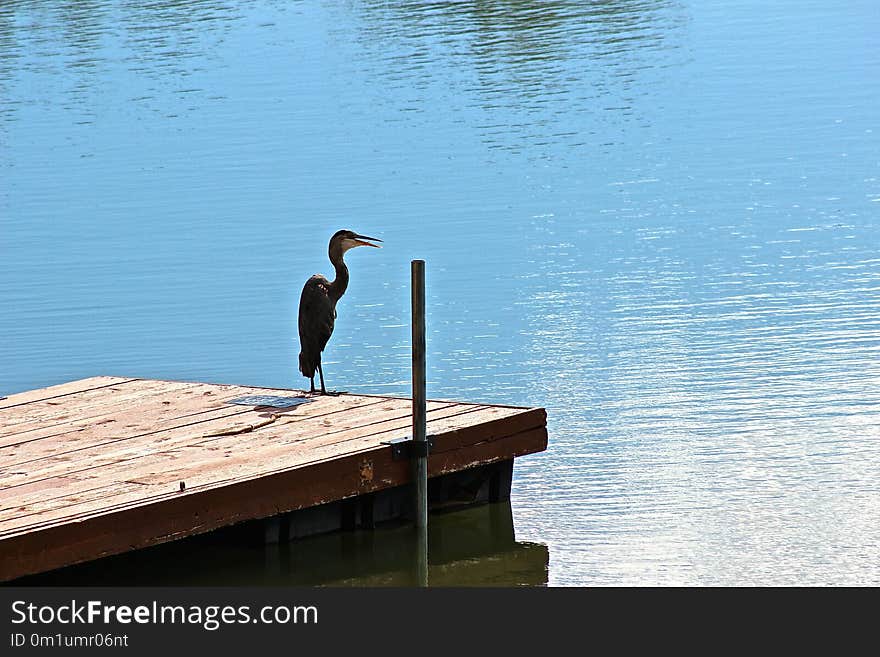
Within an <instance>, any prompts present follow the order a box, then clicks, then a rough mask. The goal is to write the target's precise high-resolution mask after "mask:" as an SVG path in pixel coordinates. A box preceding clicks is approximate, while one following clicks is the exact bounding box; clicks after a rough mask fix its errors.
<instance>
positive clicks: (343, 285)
mask: <svg viewBox="0 0 880 657" xmlns="http://www.w3.org/2000/svg"><path fill="white" fill-rule="evenodd" d="M333 266H334V267H335V268H336V278H334V279H333V282H332V283H330V289H329V290H328V294H329V295H330V298H331V299H333V301H334V303H335V302H336V301H339V298H340V297H341V296H342V295H343V294H345V291H346V290H347V289H348V267H346V266H345V261H344V260H343V259H342V257H341V256H340V257H339V258H338V259H334V260H333Z"/></svg>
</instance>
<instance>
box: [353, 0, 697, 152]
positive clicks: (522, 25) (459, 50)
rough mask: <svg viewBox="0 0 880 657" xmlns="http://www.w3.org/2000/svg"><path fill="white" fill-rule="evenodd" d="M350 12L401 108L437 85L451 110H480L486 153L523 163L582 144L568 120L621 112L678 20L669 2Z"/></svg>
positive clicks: (431, 95)
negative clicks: (521, 157) (521, 156)
mask: <svg viewBox="0 0 880 657" xmlns="http://www.w3.org/2000/svg"><path fill="white" fill-rule="evenodd" d="M359 14H360V16H361V18H362V20H363V21H364V30H363V32H362V35H361V36H360V38H359V43H360V45H361V46H362V48H363V50H364V51H365V52H368V53H372V54H373V56H374V57H376V58H377V59H378V60H379V61H381V63H382V67H381V68H378V67H377V69H376V73H377V74H378V75H380V76H381V77H382V78H383V79H384V80H385V81H386V82H387V84H388V86H389V87H390V88H391V89H398V90H400V91H401V93H400V94H391V95H390V98H392V99H395V100H394V101H393V102H399V101H400V100H401V99H405V102H406V107H405V108H403V107H400V106H398V108H399V109H406V110H407V111H414V112H421V111H425V109H424V108H423V107H421V103H422V102H432V101H434V102H436V98H437V95H436V89H432V87H434V86H436V85H442V86H443V87H445V88H446V91H445V93H444V94H443V96H444V98H445V99H446V100H448V106H447V109H448V110H449V111H451V112H460V113H462V114H464V113H466V112H478V113H479V114H478V116H477V117H475V119H476V120H475V127H477V128H478V129H479V130H480V132H481V134H482V138H483V141H484V143H485V144H486V145H487V146H488V147H490V148H499V149H504V150H510V151H512V152H515V153H522V152H526V153H528V154H529V155H531V156H534V153H533V152H532V151H533V150H535V149H537V150H539V151H540V152H541V153H542V154H543V155H544V156H546V155H547V154H548V152H549V150H550V149H548V148H546V147H547V146H548V145H549V144H557V145H564V146H567V147H579V146H583V145H584V144H585V143H586V142H587V141H588V140H587V139H586V138H585V135H584V134H583V133H582V129H578V126H577V122H576V121H573V120H572V119H573V117H578V116H579V115H586V116H588V117H590V118H589V119H587V120H589V121H600V122H602V121H605V120H611V121H619V120H621V119H625V118H626V117H627V116H628V115H630V114H631V113H632V112H633V111H634V110H635V109H636V108H635V103H634V99H633V96H634V94H638V93H640V92H639V90H638V83H639V78H640V77H643V76H646V75H647V74H648V72H649V71H650V70H651V69H655V68H662V67H664V66H668V65H669V64H670V61H672V60H671V54H670V52H668V51H670V50H673V49H675V48H678V47H679V32H680V29H681V26H682V23H683V22H684V20H685V15H684V12H683V11H682V9H681V7H679V6H678V4H677V3H674V2H671V1H668V0H653V1H652V0H616V1H613V0H612V1H605V2H578V1H572V0H552V1H548V2H541V3H534V2H526V1H520V0H507V1H501V2H483V1H466V2H419V3H411V2H367V3H363V4H362V5H361V6H360V8H359ZM404 88H405V89H406V91H405V92H404V91H403V90H404ZM416 90H420V91H421V93H418V91H417V95H416V96H415V97H414V93H413V92H414V91H416ZM459 98H473V99H474V100H475V101H476V102H475V103H474V104H473V105H464V106H460V105H459V101H458V99H459ZM639 114H640V118H641V119H642V120H648V118H649V117H648V115H647V114H645V113H644V112H640V113H639ZM578 120H579V121H584V120H585V117H579V119H578ZM462 121H468V119H467V118H465V117H464V116H462ZM579 127H581V128H582V126H579Z"/></svg>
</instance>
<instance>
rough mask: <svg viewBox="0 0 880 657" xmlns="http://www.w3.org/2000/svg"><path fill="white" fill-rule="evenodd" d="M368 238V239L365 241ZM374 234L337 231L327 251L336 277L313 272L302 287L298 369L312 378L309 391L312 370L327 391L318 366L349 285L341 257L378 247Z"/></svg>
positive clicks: (313, 385) (321, 371)
mask: <svg viewBox="0 0 880 657" xmlns="http://www.w3.org/2000/svg"><path fill="white" fill-rule="evenodd" d="M368 240H369V241H368ZM381 241H382V240H380V239H378V238H376V237H367V236H366V235H358V234H357V233H355V232H353V231H351V230H339V231H336V232H335V233H334V234H333V237H331V238H330V246H329V248H328V252H329V255H330V262H331V263H332V264H333V267H334V268H335V269H336V278H334V279H333V280H332V281H328V280H327V279H326V278H325V277H324V276H322V275H321V274H315V275H314V276H312V277H311V278H310V279H309V280H307V281H306V284H305V285H304V286H303V291H302V295H300V299H299V343H300V352H299V371H300V372H302V375H303V376H304V377H306V378H307V379H309V380H310V381H311V384H312V386H311V390H310V391H309V392H310V393H311V394H315V392H316V391H315V370H317V371H318V374H319V375H320V376H321V394H322V395H326V394H329V393H328V392H327V389H326V388H325V387H324V370H323V369H321V353H322V352H323V351H324V347H325V346H327V341H328V340H329V339H330V336H331V335H333V327H334V325H335V323H336V304H337V302H338V301H339V299H340V298H341V297H342V295H343V294H345V290H346V289H347V288H348V267H346V265H345V260H344V259H343V256H344V255H345V252H346V251H348V250H350V249H353V248H355V247H358V246H372V247H374V248H377V249H379V248H381V247H380V246H379V245H378V244H372V242H381Z"/></svg>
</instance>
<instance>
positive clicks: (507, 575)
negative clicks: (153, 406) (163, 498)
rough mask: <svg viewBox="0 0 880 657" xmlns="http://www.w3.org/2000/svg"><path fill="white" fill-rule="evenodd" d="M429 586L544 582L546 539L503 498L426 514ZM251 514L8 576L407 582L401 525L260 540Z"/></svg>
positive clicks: (412, 581)
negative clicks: (197, 532)
mask: <svg viewBox="0 0 880 657" xmlns="http://www.w3.org/2000/svg"><path fill="white" fill-rule="evenodd" d="M429 527H430V531H429V537H428V541H429V543H428V561H429V567H428V580H429V585H430V586H519V585H529V586H538V585H545V584H546V583H547V571H548V561H549V556H548V555H549V553H548V549H547V546H546V545H542V544H539V543H528V542H518V541H517V540H516V539H515V536H514V528H513V516H512V512H511V507H510V504H509V503H499V504H488V505H483V506H477V507H473V508H469V509H463V510H457V511H454V512H445V513H433V514H432V515H431V517H430V523H429ZM261 539H262V528H261V527H260V526H259V525H258V524H257V523H249V524H245V525H243V526H241V527H238V528H235V529H232V530H225V531H221V532H216V533H215V534H212V535H207V536H201V537H194V538H192V539H187V540H183V541H177V542H175V543H171V544H167V545H162V546H157V547H154V548H149V549H146V550H141V551H139V552H134V553H129V554H125V555H119V556H116V557H109V558H106V559H102V560H100V561H97V562H92V563H88V564H82V565H80V566H73V567H69V568H65V569H62V570H59V571H56V572H54V573H47V574H44V575H38V576H33V577H28V578H23V579H21V580H18V581H16V582H15V584H17V585H40V586H52V585H82V586H101V585H105V586H116V585H129V586H137V585H151V586H161V585H168V586H181V585H191V586H197V585H214V584H222V585H242V586H243V585H259V586H275V585H300V586H316V585H328V586H414V585H417V584H418V582H417V579H416V572H415V563H414V555H415V543H416V540H415V534H414V532H413V529H412V527H411V526H409V525H404V526H397V527H385V528H379V529H377V530H375V531H353V532H334V533H331V534H325V535H321V536H313V537H309V538H300V539H297V540H295V541H291V542H289V543H284V544H280V545H279V544H269V545H263V544H262V540H261Z"/></svg>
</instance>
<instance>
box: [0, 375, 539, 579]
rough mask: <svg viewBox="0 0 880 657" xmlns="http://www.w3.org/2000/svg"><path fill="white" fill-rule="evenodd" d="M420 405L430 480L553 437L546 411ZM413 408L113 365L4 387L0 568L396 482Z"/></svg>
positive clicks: (42, 565) (13, 569)
mask: <svg viewBox="0 0 880 657" xmlns="http://www.w3.org/2000/svg"><path fill="white" fill-rule="evenodd" d="M270 404H271V405H270ZM284 404H291V405H290V406H286V407H285V406H283V405H284ZM427 410H428V416H427V417H428V433H429V435H432V436H433V440H434V445H433V448H432V452H431V455H430V457H429V459H428V474H429V477H432V478H437V479H436V480H437V481H439V480H441V479H442V478H443V477H449V476H453V475H452V474H451V473H460V472H471V471H476V470H477V469H479V468H483V467H494V466H492V465H491V464H508V463H509V464H512V459H514V458H515V457H517V456H522V455H524V454H529V453H533V452H539V451H541V450H543V449H545V448H546V446H547V430H546V413H545V412H544V410H543V409H540V408H532V409H530V408H519V407H511V406H490V405H480V404H472V403H462V402H453V401H440V400H432V401H429V402H428V406H427ZM411 412H412V402H411V400H410V399H406V398H394V397H381V396H372V395H349V394H342V395H339V396H308V395H306V394H305V393H303V392H301V391H296V390H280V389H268V388H255V387H248V386H236V385H219V384H208V383H192V382H177V381H155V380H148V379H127V378H118V377H95V378H90V379H83V380H80V381H73V382H70V383H65V384H62V385H58V386H53V387H49V388H43V389H41V390H33V391H28V392H23V393H19V394H14V395H10V396H9V397H7V398H5V399H0V581H8V580H11V579H15V578H18V577H22V576H24V575H29V574H33V573H39V572H45V571H48V570H52V569H55V568H60V567H62V566H66V565H71V564H75V563H81V562H84V561H91V560H94V559H98V558H100V557H104V556H108V555H112V554H120V553H123V552H127V551H130V550H135V549H138V548H142V547H146V546H150V545H156V544H159V543H164V542H167V541H173V540H176V539H179V538H184V537H187V536H192V535H195V534H200V533H205V532H209V531H212V530H214V529H217V528H220V527H226V526H229V525H234V524H237V523H242V522H244V521H252V520H255V519H262V518H274V517H283V516H284V514H288V513H289V512H297V510H303V509H311V508H316V507H320V506H321V505H329V504H333V503H338V502H339V501H340V500H343V501H344V500H352V499H365V498H370V497H371V496H373V494H377V495H378V494H380V493H381V492H383V491H390V490H394V489H397V488H398V487H400V486H403V485H405V484H407V483H408V482H409V481H410V480H411V463H410V462H409V461H407V460H405V459H396V458H395V456H394V454H393V452H394V450H393V449H392V447H391V446H389V445H388V444H385V441H393V440H395V439H400V438H404V437H406V436H408V435H409V433H410V429H411V421H412V420H411ZM508 472H509V471H508ZM508 477H509V474H508ZM494 485H495V486H496V488H497V486H498V483H497V481H496V482H494ZM502 485H503V482H502ZM507 485H508V486H509V479H508V481H507ZM496 497H497V492H496ZM340 504H341V503H340ZM369 516H370V518H372V517H373V514H372V511H370V514H369ZM344 524H345V523H344V522H343V525H344ZM361 524H364V523H361ZM285 531H286V532H287V535H286V536H283V537H280V538H279V540H285V539H286V538H287V537H289V536H294V533H293V532H291V531H290V530H289V528H287V527H285Z"/></svg>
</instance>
